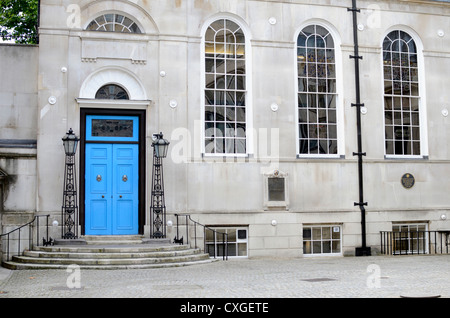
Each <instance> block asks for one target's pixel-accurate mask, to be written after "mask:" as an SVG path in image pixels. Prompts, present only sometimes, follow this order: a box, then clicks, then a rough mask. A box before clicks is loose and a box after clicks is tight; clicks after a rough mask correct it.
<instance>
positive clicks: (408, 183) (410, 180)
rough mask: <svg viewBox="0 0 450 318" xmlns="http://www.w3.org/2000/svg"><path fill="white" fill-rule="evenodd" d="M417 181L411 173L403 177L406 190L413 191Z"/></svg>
mask: <svg viewBox="0 0 450 318" xmlns="http://www.w3.org/2000/svg"><path fill="white" fill-rule="evenodd" d="M415 182H416V180H415V179H414V176H413V175H412V174H410V173H405V174H404V175H403V176H402V186H403V187H405V188H406V189H411V188H412V187H413V186H414V183H415Z"/></svg>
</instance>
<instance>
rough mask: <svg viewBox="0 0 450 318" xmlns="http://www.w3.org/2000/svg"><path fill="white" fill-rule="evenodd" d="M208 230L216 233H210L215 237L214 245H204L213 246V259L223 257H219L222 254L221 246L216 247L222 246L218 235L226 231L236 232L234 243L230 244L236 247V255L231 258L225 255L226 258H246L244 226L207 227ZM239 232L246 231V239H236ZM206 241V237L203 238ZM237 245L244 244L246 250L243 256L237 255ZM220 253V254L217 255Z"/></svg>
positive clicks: (246, 228) (207, 249) (220, 236)
mask: <svg viewBox="0 0 450 318" xmlns="http://www.w3.org/2000/svg"><path fill="white" fill-rule="evenodd" d="M208 228H210V229H212V230H214V231H217V232H212V234H213V235H216V240H215V243H210V242H205V243H206V245H207V246H208V245H209V246H211V245H213V244H214V253H215V257H222V256H223V255H221V253H222V246H220V247H218V246H219V245H222V235H221V234H220V233H227V232H228V231H236V242H232V243H231V244H234V245H236V255H234V256H231V255H227V257H228V258H248V241H249V239H248V233H249V231H248V227H246V226H208ZM240 230H245V231H246V238H245V239H239V237H238V231H240ZM207 231H211V230H207ZM205 239H206V237H205ZM239 244H246V250H245V255H238V254H239V248H238V245H239ZM229 247H230V242H228V248H229ZM219 251H220V253H219ZM206 252H207V253H208V252H209V248H208V247H207V248H206ZM210 257H214V256H210Z"/></svg>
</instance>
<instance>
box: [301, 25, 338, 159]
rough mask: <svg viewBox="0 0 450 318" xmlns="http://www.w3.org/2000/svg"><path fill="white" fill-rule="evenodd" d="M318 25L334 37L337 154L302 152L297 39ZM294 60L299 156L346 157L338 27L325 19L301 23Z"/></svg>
mask: <svg viewBox="0 0 450 318" xmlns="http://www.w3.org/2000/svg"><path fill="white" fill-rule="evenodd" d="M311 25H317V26H321V27H323V28H325V29H326V30H327V31H328V32H329V33H330V35H331V36H332V38H333V41H334V54H335V55H334V59H335V61H334V63H335V72H336V92H335V94H334V95H335V97H336V126H337V127H336V128H337V154H319V153H318V154H302V153H300V130H299V115H298V112H299V111H298V110H299V105H298V95H299V89H298V56H297V40H298V37H299V35H300V33H301V32H302V30H303V29H304V28H306V27H308V26H311ZM294 43H295V45H294V47H295V48H294V50H293V51H294V58H293V60H294V62H295V64H294V65H295V72H294V74H295V78H294V81H293V82H294V84H295V100H296V102H295V112H294V113H295V123H296V125H295V131H296V153H297V158H316V159H326V158H344V157H345V132H344V105H343V98H342V96H343V65H342V51H341V37H340V36H339V33H338V32H337V29H336V28H335V27H334V26H332V25H331V24H329V23H326V22H325V21H323V20H319V19H311V20H308V21H306V22H305V23H303V24H301V26H300V27H299V28H298V29H297V31H296V32H295V37H294Z"/></svg>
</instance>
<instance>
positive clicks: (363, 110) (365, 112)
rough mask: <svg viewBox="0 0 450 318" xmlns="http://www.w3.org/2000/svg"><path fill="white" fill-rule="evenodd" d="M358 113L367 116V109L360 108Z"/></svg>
mask: <svg viewBox="0 0 450 318" xmlns="http://www.w3.org/2000/svg"><path fill="white" fill-rule="evenodd" d="M360 111H361V114H363V115H365V114H367V107H361V109H360Z"/></svg>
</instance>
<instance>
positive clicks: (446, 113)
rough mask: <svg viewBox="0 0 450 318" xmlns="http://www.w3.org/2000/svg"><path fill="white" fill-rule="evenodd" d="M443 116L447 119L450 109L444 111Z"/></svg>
mask: <svg viewBox="0 0 450 318" xmlns="http://www.w3.org/2000/svg"><path fill="white" fill-rule="evenodd" d="M442 116H444V117H447V116H448V109H443V110H442Z"/></svg>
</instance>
